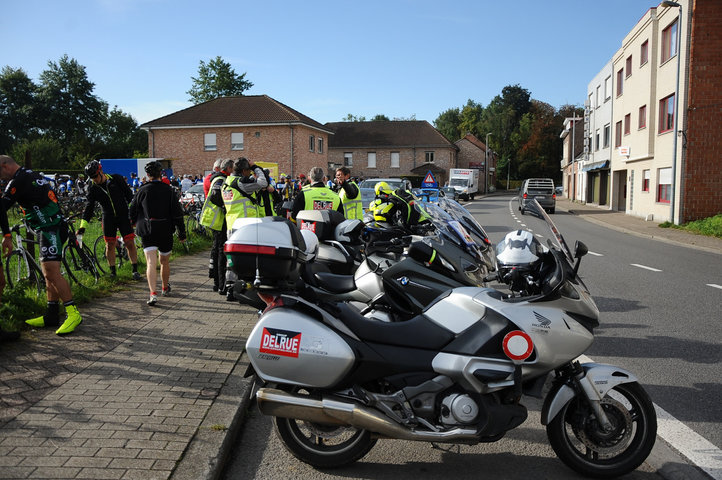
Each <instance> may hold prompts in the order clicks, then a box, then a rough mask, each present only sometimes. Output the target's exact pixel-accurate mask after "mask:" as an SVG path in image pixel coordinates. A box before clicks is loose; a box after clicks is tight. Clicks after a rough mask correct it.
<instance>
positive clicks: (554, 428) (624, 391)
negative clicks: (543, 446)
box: [547, 382, 657, 478]
mask: <svg viewBox="0 0 722 480" xmlns="http://www.w3.org/2000/svg"><path fill="white" fill-rule="evenodd" d="M602 409H603V410H604V412H605V413H606V415H607V418H608V419H609V421H610V422H611V424H612V429H611V431H608V432H607V431H604V430H603V429H602V428H601V426H600V425H599V423H598V422H597V420H596V417H595V416H594V413H593V412H592V409H591V408H590V406H589V404H588V402H587V401H586V399H583V398H580V397H575V398H573V399H572V400H571V401H570V402H569V403H568V404H567V405H566V406H565V407H564V408H563V409H562V411H561V412H559V414H558V415H557V416H556V417H555V418H554V420H552V421H551V422H550V423H549V425H547V437H548V438H549V443H550V444H551V446H552V448H553V449H554V452H555V453H556V454H557V456H558V457H559V459H560V460H562V461H563V462H564V463H565V464H566V465H567V466H569V467H570V468H572V469H573V470H575V471H577V472H579V473H581V474H583V475H587V476H590V477H595V478H615V477H618V476H621V475H624V474H626V473H629V472H631V471H632V470H634V469H635V468H637V467H638V466H639V465H641V464H642V462H644V460H645V459H646V458H647V456H648V455H649V453H650V452H651V451H652V447H653V446H654V441H655V439H656V436H657V416H656V413H655V411H654V405H653V404H652V400H650V398H649V396H648V395H647V393H646V392H645V391H644V389H643V388H642V387H641V385H639V384H638V383H636V382H635V383H623V384H620V385H617V386H616V387H614V388H613V389H612V390H610V391H609V392H608V393H607V395H606V396H605V397H604V398H603V399H602Z"/></svg>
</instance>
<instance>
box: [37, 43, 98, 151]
mask: <svg viewBox="0 0 722 480" xmlns="http://www.w3.org/2000/svg"><path fill="white" fill-rule="evenodd" d="M94 88H95V84H94V83H92V82H91V81H90V80H88V76H87V74H86V72H85V67H84V66H82V65H80V64H79V63H78V62H77V61H76V60H75V59H71V58H68V56H67V55H64V56H63V57H62V58H61V59H60V60H59V61H58V63H54V62H52V61H51V62H48V69H47V70H45V71H43V72H42V73H41V74H40V86H39V94H38V98H39V108H40V115H41V119H42V121H41V122H39V123H40V125H39V126H40V127H41V129H42V130H43V132H44V133H45V134H46V135H48V136H50V137H51V138H55V139H57V140H58V141H59V142H60V143H61V145H66V146H70V145H72V144H77V143H86V142H88V139H90V138H92V137H93V136H94V130H95V127H96V125H97V124H98V123H99V122H100V121H101V120H102V116H103V109H104V102H103V101H101V100H100V99H99V98H98V97H96V96H95V95H94V94H93V89H94Z"/></svg>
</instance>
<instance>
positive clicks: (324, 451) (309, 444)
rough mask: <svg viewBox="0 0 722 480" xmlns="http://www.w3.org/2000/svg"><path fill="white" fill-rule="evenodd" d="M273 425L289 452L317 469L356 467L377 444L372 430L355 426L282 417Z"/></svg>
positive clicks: (276, 418) (274, 419)
mask: <svg viewBox="0 0 722 480" xmlns="http://www.w3.org/2000/svg"><path fill="white" fill-rule="evenodd" d="M301 393H306V392H305V391H303V392H301ZM273 423H274V425H275V427H276V433H277V434H278V437H279V438H280V439H281V441H282V442H283V445H284V446H285V447H286V449H287V450H288V451H289V452H291V454H292V455H293V456H294V457H296V458H298V459H299V460H301V461H302V462H305V463H307V464H309V465H311V466H313V467H315V468H338V467H343V466H345V465H349V464H352V463H354V462H356V461H357V460H359V459H361V458H362V457H363V456H364V455H366V454H367V453H368V452H369V451H370V450H371V449H372V448H373V446H374V445H376V441H377V439H376V438H372V437H371V432H369V431H368V430H361V429H358V428H354V427H348V426H339V425H326V424H321V423H315V422H308V421H305V420H298V419H295V418H281V417H273Z"/></svg>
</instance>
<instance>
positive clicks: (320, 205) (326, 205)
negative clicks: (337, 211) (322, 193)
mask: <svg viewBox="0 0 722 480" xmlns="http://www.w3.org/2000/svg"><path fill="white" fill-rule="evenodd" d="M331 209H333V202H331V201H326V200H314V201H313V210H331Z"/></svg>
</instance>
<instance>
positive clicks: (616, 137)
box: [614, 120, 622, 147]
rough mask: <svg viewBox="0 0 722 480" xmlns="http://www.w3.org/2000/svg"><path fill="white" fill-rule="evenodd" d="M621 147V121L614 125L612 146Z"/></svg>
mask: <svg viewBox="0 0 722 480" xmlns="http://www.w3.org/2000/svg"><path fill="white" fill-rule="evenodd" d="M621 145H622V121H621V120H620V121H618V122H617V123H616V124H615V125H614V146H615V147H620V146H621Z"/></svg>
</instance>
